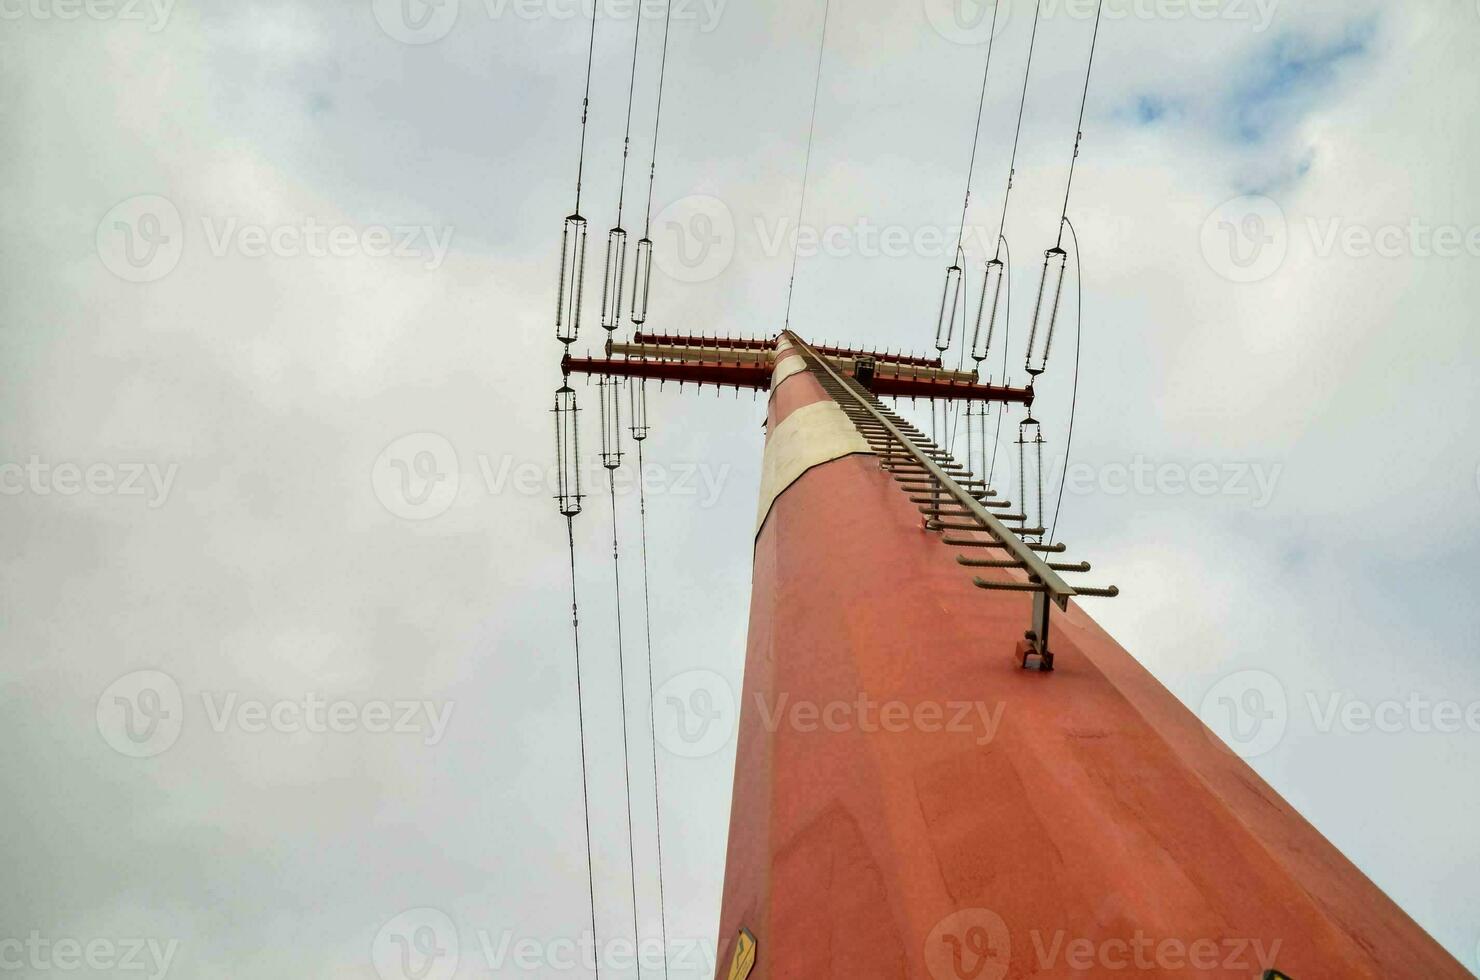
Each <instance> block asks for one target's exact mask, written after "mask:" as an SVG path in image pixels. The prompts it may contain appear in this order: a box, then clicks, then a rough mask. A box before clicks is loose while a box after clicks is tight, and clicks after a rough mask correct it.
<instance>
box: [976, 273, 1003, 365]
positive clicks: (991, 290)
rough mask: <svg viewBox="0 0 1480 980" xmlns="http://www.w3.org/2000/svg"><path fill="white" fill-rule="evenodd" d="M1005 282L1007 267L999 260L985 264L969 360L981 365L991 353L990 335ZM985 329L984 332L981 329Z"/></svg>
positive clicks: (995, 321) (992, 331) (994, 329)
mask: <svg viewBox="0 0 1480 980" xmlns="http://www.w3.org/2000/svg"><path fill="white" fill-rule="evenodd" d="M1006 280H1007V267H1006V266H1005V265H1004V264H1003V262H1002V260H1001V259H992V260H991V261H990V262H988V263H987V268H986V274H985V276H984V278H983V279H982V300H981V303H980V304H979V305H978V306H977V308H976V329H975V330H974V331H973V332H972V334H971V359H972V360H973V361H976V363H977V364H981V362H982V361H985V360H986V359H987V355H988V354H990V353H991V351H992V335H993V334H994V333H995V332H996V329H997V311H998V309H1000V308H1001V305H1002V292H1003V283H1004V282H1006ZM983 327H986V332H985V333H983V332H982V328H983Z"/></svg>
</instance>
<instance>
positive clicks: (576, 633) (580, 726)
mask: <svg viewBox="0 0 1480 980" xmlns="http://www.w3.org/2000/svg"><path fill="white" fill-rule="evenodd" d="M565 534H566V538H567V540H568V541H569V543H570V627H571V634H572V636H573V638H574V641H575V650H576V731H577V732H578V733H579V735H580V739H581V804H582V806H583V808H584V812H585V821H586V887H587V890H588V892H589V893H590V899H591V942H592V944H593V945H595V946H596V947H597V948H598V949H599V948H600V944H599V943H598V942H597V940H596V867H595V862H594V861H593V860H592V857H591V790H590V786H589V782H590V781H589V778H588V776H587V766H586V708H585V698H584V697H583V695H582V692H581V617H580V606H579V603H578V601H577V598H576V531H575V518H574V517H567V518H566V519H565ZM596 959H597V963H596V977H597V980H600V977H601V963H600V959H601V958H600V957H597V958H596Z"/></svg>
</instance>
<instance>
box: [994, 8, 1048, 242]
mask: <svg viewBox="0 0 1480 980" xmlns="http://www.w3.org/2000/svg"><path fill="white" fill-rule="evenodd" d="M1042 5H1043V0H1038V3H1036V4H1034V6H1033V33H1032V34H1031V35H1029V37H1028V64H1027V66H1026V67H1024V68H1023V94H1022V97H1021V98H1020V99H1019V100H1018V118H1017V129H1016V131H1015V132H1014V133H1013V136H1012V158H1011V160H1010V161H1009V162H1008V165H1007V191H1006V192H1005V193H1004V194H1003V195H1002V223H1001V224H1000V225H999V226H998V228H997V247H998V249H999V253H1000V249H1001V247H1002V234H1003V232H1005V231H1006V230H1007V204H1008V201H1010V200H1011V199H1012V179H1013V177H1014V176H1015V175H1016V174H1017V153H1018V143H1019V142H1020V141H1021V139H1022V135H1023V110H1024V109H1026V108H1027V105H1028V80H1029V78H1030V77H1031V76H1032V73H1033V49H1034V47H1035V46H1036V45H1037V43H1038V21H1039V19H1040V18H1039V16H1038V14H1039V9H1040V8H1041V7H1042Z"/></svg>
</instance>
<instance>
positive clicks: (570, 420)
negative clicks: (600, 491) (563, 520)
mask: <svg viewBox="0 0 1480 980" xmlns="http://www.w3.org/2000/svg"><path fill="white" fill-rule="evenodd" d="M579 417H580V409H579V408H578V407H577V405H576V393H575V391H574V390H573V389H572V388H571V387H570V385H565V386H564V387H562V388H561V389H560V390H559V391H557V392H555V500H556V502H557V503H558V504H559V506H560V513H561V516H563V517H575V516H576V515H577V514H579V513H580V512H581V496H582V495H581V435H580V426H579Z"/></svg>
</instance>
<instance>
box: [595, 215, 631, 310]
mask: <svg viewBox="0 0 1480 980" xmlns="http://www.w3.org/2000/svg"><path fill="white" fill-rule="evenodd" d="M626 275H627V232H626V230H625V229H624V228H622V227H621V226H620V225H618V226H617V227H615V228H613V229H612V230H611V231H609V232H607V235H606V275H605V277H604V278H603V280H602V286H601V326H602V327H603V328H604V329H606V330H608V331H612V330H616V329H617V326H618V325H619V324H621V322H622V292H623V290H624V288H625V286H626Z"/></svg>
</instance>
